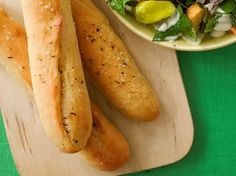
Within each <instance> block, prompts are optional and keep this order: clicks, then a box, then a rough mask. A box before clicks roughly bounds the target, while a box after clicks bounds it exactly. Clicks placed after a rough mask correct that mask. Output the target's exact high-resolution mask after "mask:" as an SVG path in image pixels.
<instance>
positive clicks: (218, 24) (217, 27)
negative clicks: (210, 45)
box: [214, 23, 232, 32]
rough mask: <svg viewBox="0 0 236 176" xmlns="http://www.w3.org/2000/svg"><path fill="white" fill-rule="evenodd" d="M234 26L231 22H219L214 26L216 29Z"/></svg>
mask: <svg viewBox="0 0 236 176" xmlns="http://www.w3.org/2000/svg"><path fill="white" fill-rule="evenodd" d="M231 27H232V24H231V23H217V24H216V25H215V27H214V30H215V31H220V32H221V31H228V30H230V28H231Z"/></svg>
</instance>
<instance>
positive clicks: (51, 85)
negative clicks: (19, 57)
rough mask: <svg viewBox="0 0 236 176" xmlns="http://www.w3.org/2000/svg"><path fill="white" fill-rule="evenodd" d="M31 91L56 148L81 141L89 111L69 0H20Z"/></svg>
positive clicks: (69, 148) (73, 148)
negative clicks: (26, 40)
mask: <svg viewBox="0 0 236 176" xmlns="http://www.w3.org/2000/svg"><path fill="white" fill-rule="evenodd" d="M21 2H22V8H23V14H24V22H25V26H26V33H27V38H28V53H29V61H30V68H31V78H32V85H33V93H34V97H35V101H36V105H37V108H38V111H39V115H40V117H41V121H42V124H43V126H44V128H45V130H46V133H47V135H48V136H49V138H51V140H52V141H53V142H54V143H55V144H56V145H57V146H58V147H59V148H60V150H61V151H63V152H67V153H74V152H78V151H80V150H81V149H82V148H84V146H85V145H86V143H87V141H88V138H89V135H90V133H91V128H92V115H91V109H90V102H89V97H88V92H87V88H86V84H85V79H84V74H83V68H82V64H81V61H80V54H79V48H78V43H77V39H76V31H75V27H74V23H73V18H72V12H71V6H70V1H69V0H40V1H35V0H21Z"/></svg>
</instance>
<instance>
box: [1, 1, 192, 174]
mask: <svg viewBox="0 0 236 176" xmlns="http://www.w3.org/2000/svg"><path fill="white" fill-rule="evenodd" d="M96 4H97V5H98V6H99V7H100V8H102V9H103V11H104V12H105V13H106V14H107V15H108V16H109V18H110V20H111V22H112V25H113V26H114V27H115V30H116V31H117V32H118V33H119V35H120V36H121V37H122V38H123V39H124V41H125V42H126V44H127V45H128V48H129V50H130V52H131V54H132V55H133V57H134V58H135V60H136V62H137V65H138V66H139V67H140V69H141V71H142V72H143V74H144V75H145V76H146V78H147V79H148V80H149V81H150V82H151V84H152V86H153V87H154V89H155V90H156V92H157V94H158V96H159V98H160V102H161V115H160V117H159V118H158V119H157V120H155V121H153V122H148V123H138V122H136V121H134V120H131V119H128V118H126V117H124V116H123V115H122V114H121V113H120V112H118V111H117V110H116V109H115V108H114V107H113V106H112V105H111V104H110V103H109V102H108V101H107V100H106V99H105V98H104V97H103V96H102V95H101V94H100V92H99V91H98V90H97V89H95V88H94V87H93V86H92V85H91V84H90V85H89V90H90V95H91V97H92V99H94V101H95V102H97V104H99V105H100V106H101V108H102V109H103V111H104V113H105V114H106V115H107V117H108V118H109V119H110V120H111V121H112V122H113V123H114V124H115V125H116V126H117V128H118V129H119V130H120V131H121V132H122V133H123V134H124V136H125V137H126V139H127V140H128V142H129V145H130V148H131V158H130V160H129V162H128V163H127V164H126V165H125V166H124V167H122V168H120V169H119V170H117V171H115V172H103V171H97V170H95V169H93V168H91V167H90V166H88V165H87V163H86V162H85V161H84V160H82V159H81V158H80V154H79V153H77V154H73V155H72V154H64V153H61V152H59V151H58V149H57V148H56V147H55V146H54V145H53V144H52V143H51V142H50V141H49V140H48V138H47V137H46V135H45V133H44V130H43V128H42V126H41V123H40V120H39V117H38V112H37V109H36V107H35V103H34V98H33V96H32V92H31V91H30V90H28V89H26V88H25V86H24V84H23V82H22V81H21V80H19V79H16V78H15V77H14V76H13V75H11V74H9V73H8V72H7V71H6V70H5V69H4V68H3V67H2V66H0V107H1V111H2V113H3V116H4V124H5V128H6V132H7V136H8V140H9V143H10V147H11V151H12V154H13V157H14V159H15V163H16V165H17V168H18V171H19V173H20V174H21V175H22V176H32V175H34V176H51V175H55V176H65V175H66V176H74V175H86V176H87V175H88V176H99V175H105V176H106V175H118V174H124V173H130V172H136V171H141V170H144V169H150V168H154V167H159V166H163V165H167V164H170V163H173V162H176V161H178V160H179V159H181V158H183V157H184V156H185V155H186V154H187V153H188V151H189V149H190V147H191V145H192V141H193V124H192V119H191V113H190V110H189V106H188V102H187V98H186V94H185V90H184V87H183V83H182V79H181V75H180V72H179V66H178V62H177V58H176V54H175V51H173V50H170V49H166V48H162V47H158V46H157V45H153V44H151V43H149V42H147V41H145V40H143V39H141V38H139V37H137V36H136V35H135V34H133V33H132V32H131V31H129V30H128V29H127V28H126V27H124V26H123V25H122V24H121V23H120V22H119V21H118V20H117V19H116V18H115V17H114V15H113V14H112V13H111V11H110V10H109V8H107V7H106V5H105V1H104V0H97V1H96ZM0 5H2V6H3V7H5V8H6V10H7V11H9V12H11V13H10V14H11V15H12V16H14V17H17V18H16V19H17V20H18V21H19V22H21V23H22V18H21V9H20V5H19V0H0Z"/></svg>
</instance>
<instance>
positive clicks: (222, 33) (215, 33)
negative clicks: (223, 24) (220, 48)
mask: <svg viewBox="0 0 236 176" xmlns="http://www.w3.org/2000/svg"><path fill="white" fill-rule="evenodd" d="M210 35H211V36H212V37H222V36H223V35H225V32H224V31H213V32H211V34H210Z"/></svg>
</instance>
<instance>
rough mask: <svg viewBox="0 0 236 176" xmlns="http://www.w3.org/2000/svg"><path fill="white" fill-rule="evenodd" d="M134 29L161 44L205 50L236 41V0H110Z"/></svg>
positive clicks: (116, 10) (123, 20)
mask: <svg viewBox="0 0 236 176" xmlns="http://www.w3.org/2000/svg"><path fill="white" fill-rule="evenodd" d="M108 3H109V5H110V7H111V8H112V9H113V11H114V13H115V15H116V16H117V17H118V18H119V19H120V20H121V21H122V22H123V23H124V24H125V25H126V26H127V27H128V28H130V29H131V30H132V31H133V32H135V33H136V34H138V35H139V36H141V37H143V38H145V39H147V40H148V41H151V42H153V43H157V44H159V45H162V46H165V47H169V48H174V49H176V50H184V51H203V50H211V49H216V48H220V47H223V46H226V45H229V44H232V43H234V42H236V0H109V1H108Z"/></svg>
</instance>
